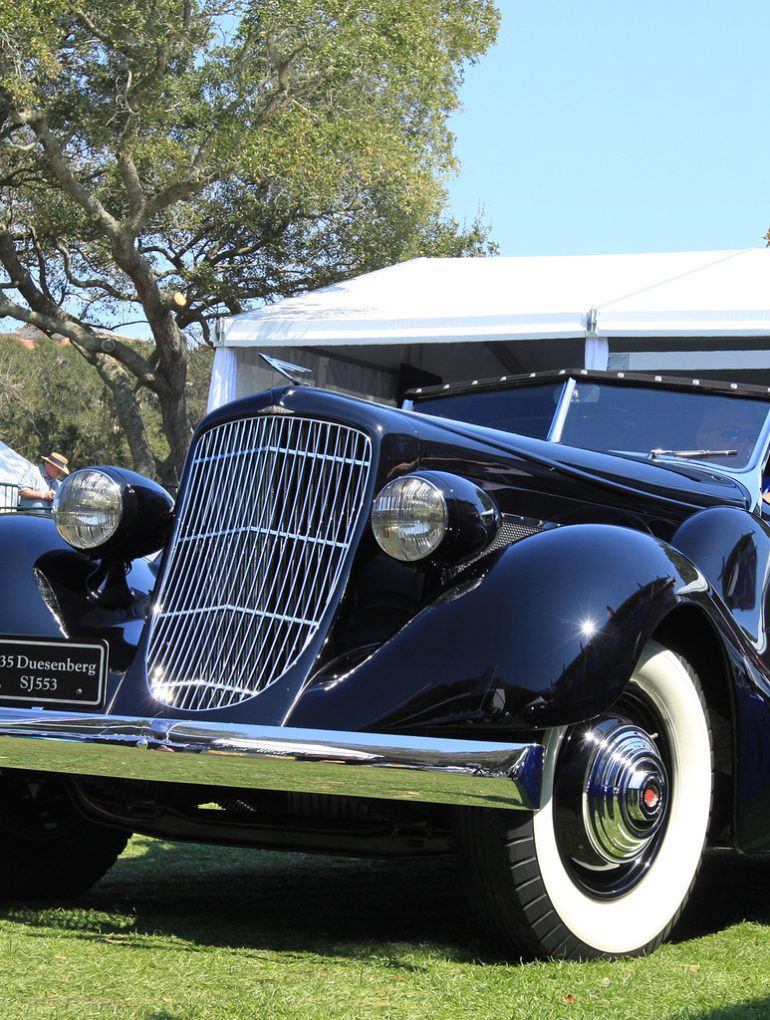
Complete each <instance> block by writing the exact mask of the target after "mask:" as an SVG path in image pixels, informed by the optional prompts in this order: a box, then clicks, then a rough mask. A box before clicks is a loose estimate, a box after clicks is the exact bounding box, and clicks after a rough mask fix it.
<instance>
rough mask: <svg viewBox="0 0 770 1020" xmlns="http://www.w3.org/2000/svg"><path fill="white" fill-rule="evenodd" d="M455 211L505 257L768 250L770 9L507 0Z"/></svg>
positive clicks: (483, 75)
mask: <svg viewBox="0 0 770 1020" xmlns="http://www.w3.org/2000/svg"><path fill="white" fill-rule="evenodd" d="M497 6H498V8H499V9H500V11H501V14H502V29H501V32H500V36H499V41H498V44H497V46H496V47H495V48H494V49H493V50H491V51H490V52H489V53H488V54H487V56H486V57H484V58H483V59H482V60H481V62H480V63H479V64H477V65H476V66H474V67H471V68H469V69H468V72H467V75H466V81H465V85H464V86H463V90H462V93H461V97H462V101H463V110H462V111H461V112H460V113H459V114H457V115H456V116H455V117H454V118H453V120H452V127H453V130H454V132H455V134H456V139H457V141H456V152H457V155H458V156H459V158H460V160H461V163H462V171H461V173H460V176H459V177H458V178H457V180H455V181H454V182H452V183H451V185H450V197H451V200H452V211H453V213H454V215H455V216H457V217H458V218H459V219H472V218H473V216H474V215H475V214H476V212H477V211H478V209H479V208H481V209H482V210H483V214H484V219H485V220H487V221H488V222H490V223H491V225H492V237H493V238H494V239H495V240H497V242H498V243H499V244H500V247H501V254H503V255H560V254H592V253H604V252H637V251H686V250H691V249H692V250H697V249H709V248H746V247H761V246H764V243H765V242H764V240H763V235H764V234H765V232H766V231H767V229H768V228H770V2H769V0H728V2H725V0H722V2H719V3H718V2H715V0H699V2H696V0H648V2H647V3H645V4H640V3H630V2H628V0H498V4H497Z"/></svg>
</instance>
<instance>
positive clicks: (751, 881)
mask: <svg viewBox="0 0 770 1020" xmlns="http://www.w3.org/2000/svg"><path fill="white" fill-rule="evenodd" d="M768 886H770V861H768V862H767V863H764V862H763V863H760V862H757V861H747V860H740V859H733V858H727V857H721V856H716V857H712V858H710V859H709V860H708V861H707V862H706V865H705V868H704V872H703V874H702V877H701V882H700V884H699V887H698V890H697V895H696V898H695V900H694V901H693V903H692V905H691V907H690V909H689V910H688V912H687V914H686V916H685V918H684V919H683V923H682V924H681V926H680V929H679V931H678V932H677V934H676V938H675V941H674V942H673V943H671V944H669V945H667V946H664V947H663V948H662V949H660V950H659V951H658V952H657V953H655V954H653V955H652V956H650V957H647V958H645V959H635V960H623V961H619V962H615V963H608V962H603V961H602V962H591V963H582V964H565V963H550V964H542V963H538V964H532V963H529V964H522V963H511V962H509V961H506V960H504V959H503V958H502V957H501V956H500V954H499V953H498V952H497V951H496V949H495V948H494V947H493V946H490V945H489V944H488V943H486V942H485V941H484V940H483V939H482V938H481V937H480V936H479V935H478V933H477V931H476V929H475V926H474V923H473V921H472V920H471V918H470V917H469V916H468V913H467V911H466V907H465V903H464V901H463V898H462V896H461V895H460V893H459V891H458V883H457V879H456V875H455V873H454V871H453V869H452V866H451V865H450V864H448V863H439V864H437V863H435V862H433V863H430V864H429V863H427V862H426V863H418V864H416V863H414V862H395V863H391V862H370V861H361V860H343V859H340V858H329V857H310V856H305V855H289V854H286V855H281V854H275V853H257V852H253V851H243V850H229V849H222V848H219V847H200V846H188V847H184V846H173V847H172V846H169V845H167V844H164V843H159V842H156V841H153V840H148V839H139V838H137V839H135V840H133V841H132V843H131V844H130V846H129V849H128V850H127V852H126V854H125V855H124V856H123V857H122V858H121V859H120V861H119V862H118V864H117V865H116V866H115V867H114V868H113V870H112V871H111V872H110V873H109V874H108V876H107V877H106V878H105V879H103V881H102V882H100V883H99V885H98V886H96V887H95V888H94V889H93V891H92V892H91V893H90V894H89V895H88V896H87V897H86V898H84V899H83V900H82V901H81V902H80V904H79V905H78V906H77V907H76V908H73V907H69V906H68V907H53V906H52V907H46V908H41V909H29V908H20V907H11V908H6V909H5V910H2V911H0V1017H1V1018H2V1020H11V1018H17V1017H18V1018H24V1020H36V1018H41V1017H51V1018H56V1020H66V1018H70V1017H72V1018H75V1017H77V1018H78V1020H91V1018H103V1017H142V1018H150V1020H182V1018H195V1020H198V1018H217V1020H219V1018H222V1020H237V1018H251V1017H259V1018H266V1020H272V1018H287V1020H288V1018H291V1020H295V1018H311V1017H312V1018H319V1020H332V1018H343V1017H344V1018H356V1020H357V1018H369V1017H379V1018H388V1017H394V1018H396V1017H398V1018H402V1017H403V1018H406V1017H410V1018H411V1017H414V1018H421V1020H422V1018H425V1020H434V1018H447V1020H449V1018H452V1020H456V1018H464V1017H474V1018H475V1017H479V1018H513V1017H516V1018H518V1017H521V1018H538V1017H580V1018H584V1017H591V1018H593V1017H618V1018H623V1020H632V1018H640V1020H641V1018H644V1020H650V1018H655V1020H657V1018H662V1017H714V1018H717V1017H724V1018H730V1020H739V1018H740V1020H743V1018H748V1017H770V927H769V925H770V888H768Z"/></svg>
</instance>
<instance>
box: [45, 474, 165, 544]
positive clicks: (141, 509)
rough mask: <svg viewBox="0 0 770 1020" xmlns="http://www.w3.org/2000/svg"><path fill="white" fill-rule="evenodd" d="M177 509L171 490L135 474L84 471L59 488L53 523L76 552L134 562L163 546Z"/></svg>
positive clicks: (54, 506)
mask: <svg viewBox="0 0 770 1020" xmlns="http://www.w3.org/2000/svg"><path fill="white" fill-rule="evenodd" d="M172 506H173V500H172V499H171V496H169V494H168V493H167V492H166V491H165V489H162V488H161V487H160V486H159V485H156V484H155V482H152V481H150V480H149V479H148V478H143V477H142V476H141V475H138V474H136V473H135V472H134V471H127V470H125V469H123V468H115V467H93V468H82V469H81V470H79V471H73V473H72V474H71V475H70V476H69V477H68V478H66V479H65V481H64V482H62V484H61V485H60V486H59V489H58V491H57V493H56V496H55V498H54V501H53V519H54V522H55V524H56V529H57V531H58V532H59V534H60V535H61V537H62V538H63V539H64V541H65V542H67V543H69V545H71V546H74V548H75V549H80V550H82V551H83V552H85V553H87V554H88V555H92V556H100V557H101V556H104V555H108V554H110V555H113V554H114V556H115V558H122V559H125V560H129V559H134V558H135V557H137V556H145V555H147V554H148V553H151V552H154V551H155V550H156V549H159V548H160V547H161V545H163V543H164V542H165V540H166V538H167V536H168V532H169V529H170V525H171V508H172Z"/></svg>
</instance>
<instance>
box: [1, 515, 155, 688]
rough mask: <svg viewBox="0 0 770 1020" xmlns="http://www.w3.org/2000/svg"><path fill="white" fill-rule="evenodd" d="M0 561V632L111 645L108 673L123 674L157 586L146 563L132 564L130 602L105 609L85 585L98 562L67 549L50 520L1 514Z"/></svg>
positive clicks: (135, 645)
mask: <svg viewBox="0 0 770 1020" xmlns="http://www.w3.org/2000/svg"><path fill="white" fill-rule="evenodd" d="M0 563H2V571H3V585H4V591H3V596H2V599H0V634H3V635H14V636H19V637H36V638H62V637H66V638H73V639H79V640H85V641H89V640H102V639H103V640H106V641H107V643H108V645H109V649H110V655H109V661H110V667H111V670H112V671H114V672H117V673H122V672H124V671H125V669H126V668H127V667H128V665H129V663H130V661H131V659H132V657H133V654H134V652H135V650H136V647H137V644H138V641H139V638H140V635H141V630H142V627H143V625H144V619H145V612H146V607H147V601H148V596H149V593H150V592H151V590H152V588H153V586H154V583H155V572H154V570H153V568H152V567H151V566H150V564H149V563H148V562H147V561H145V560H135V561H134V562H133V563H132V565H131V569H130V571H129V573H128V575H127V582H128V586H129V589H130V594H131V602H130V604H129V605H126V606H124V607H122V608H120V609H111V608H108V607H106V606H103V605H101V604H100V602H99V601H98V600H97V599H94V598H93V597H92V596H91V595H90V592H89V588H88V584H87V581H88V578H89V577H90V576H91V575H92V574H93V572H94V570H95V569H96V564H95V563H94V561H93V560H91V559H89V558H88V557H87V556H84V555H82V553H79V552H77V551H76V550H74V549H73V548H72V546H70V545H68V544H67V543H66V542H65V541H64V540H63V539H62V538H61V537H60V536H59V533H58V532H57V530H56V528H55V526H54V524H53V521H52V520H51V519H50V518H45V517H35V516H32V515H26V514H7V515H2V516H0Z"/></svg>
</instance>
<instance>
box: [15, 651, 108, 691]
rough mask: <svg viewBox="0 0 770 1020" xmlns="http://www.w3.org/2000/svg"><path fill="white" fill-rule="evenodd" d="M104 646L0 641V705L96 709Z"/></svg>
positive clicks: (101, 685) (104, 669)
mask: <svg viewBox="0 0 770 1020" xmlns="http://www.w3.org/2000/svg"><path fill="white" fill-rule="evenodd" d="M106 676H107V646H106V645H105V644H79V643H78V642H76V641H41V640H37V639H36V638H23V639H21V638H0V701H29V702H32V703H33V704H35V705H42V704H50V703H64V704H70V705H100V704H101V703H102V699H103V698H104V689H105V679H106Z"/></svg>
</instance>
